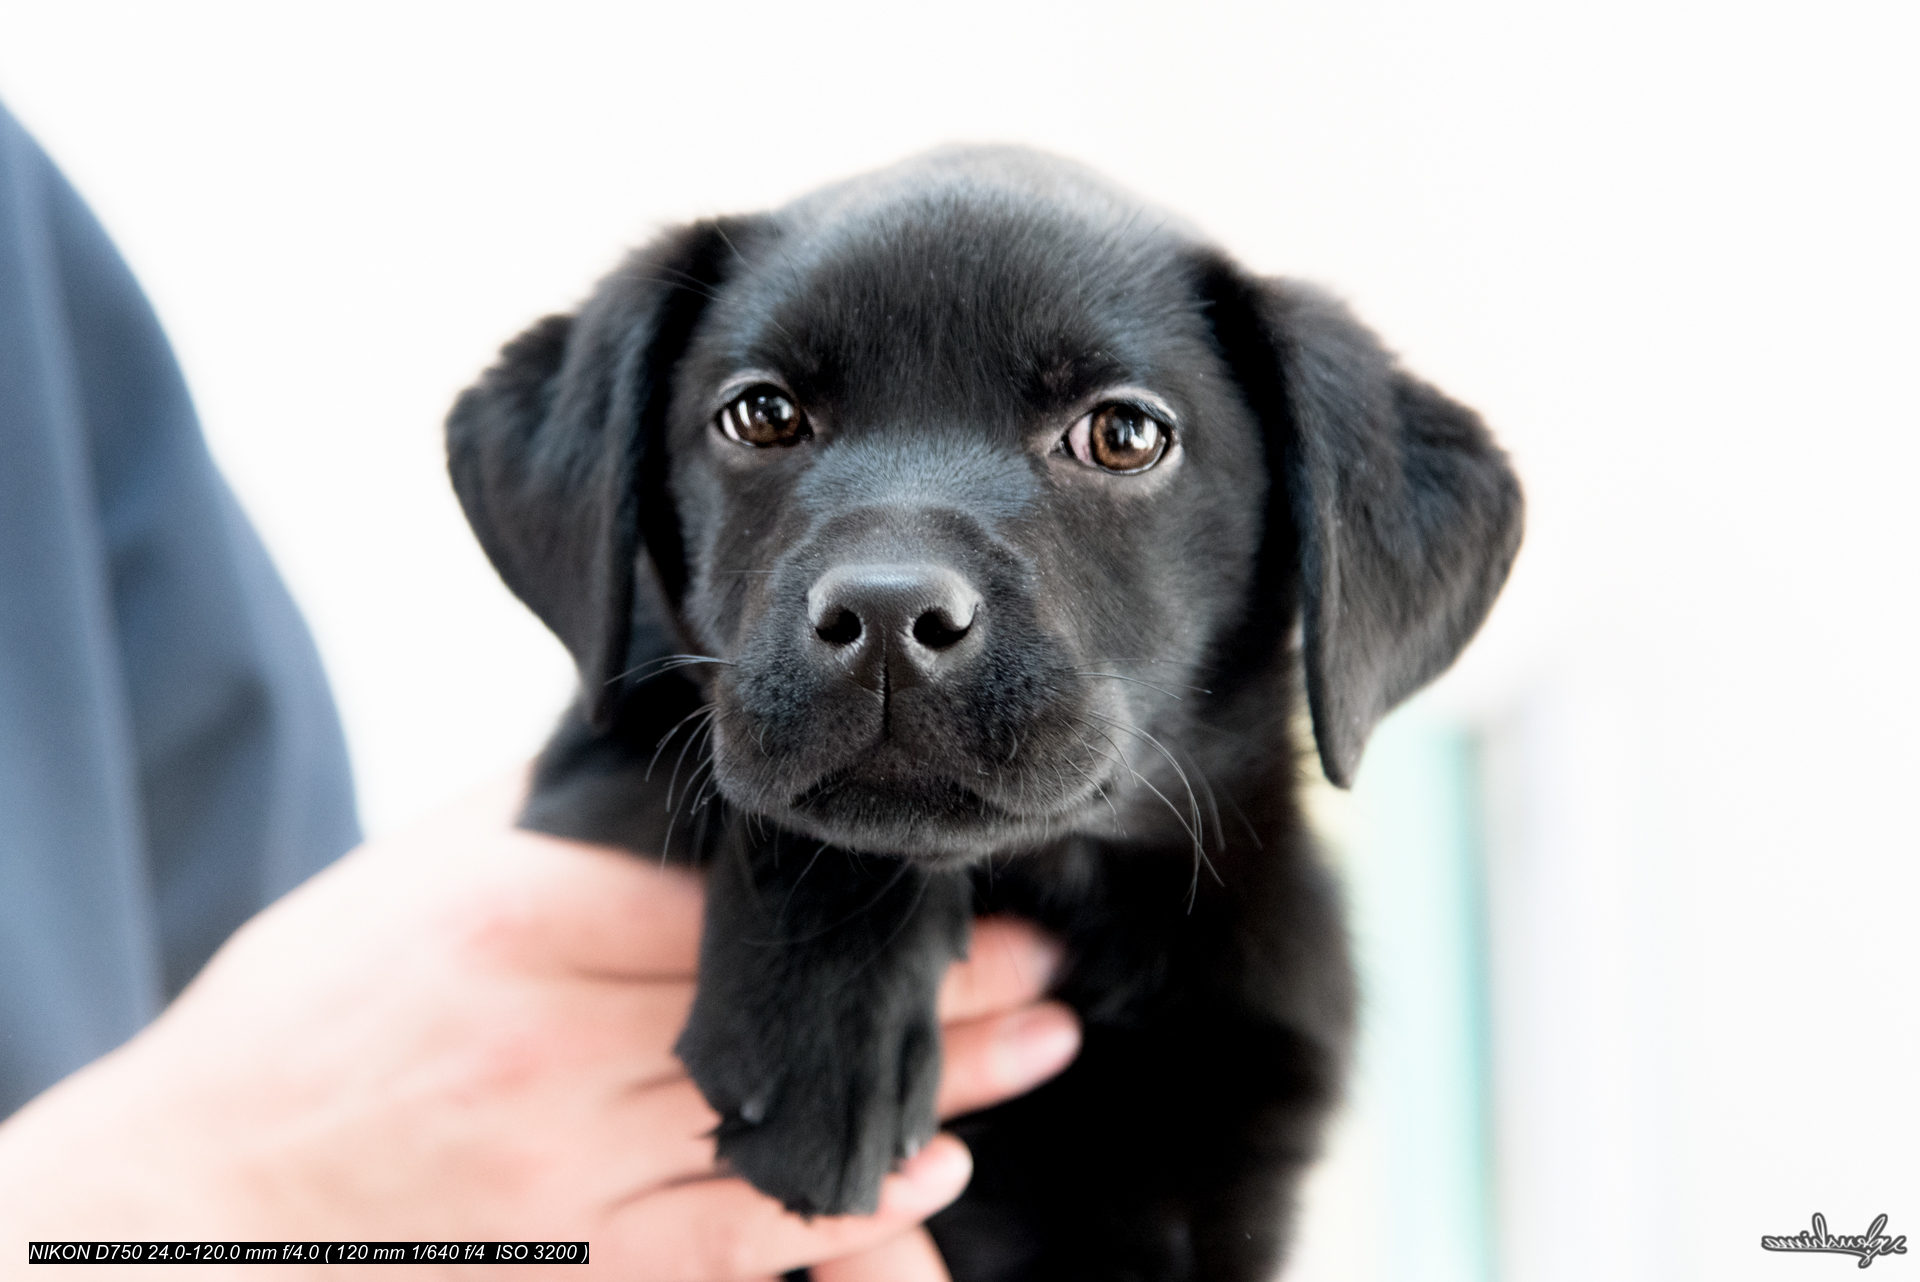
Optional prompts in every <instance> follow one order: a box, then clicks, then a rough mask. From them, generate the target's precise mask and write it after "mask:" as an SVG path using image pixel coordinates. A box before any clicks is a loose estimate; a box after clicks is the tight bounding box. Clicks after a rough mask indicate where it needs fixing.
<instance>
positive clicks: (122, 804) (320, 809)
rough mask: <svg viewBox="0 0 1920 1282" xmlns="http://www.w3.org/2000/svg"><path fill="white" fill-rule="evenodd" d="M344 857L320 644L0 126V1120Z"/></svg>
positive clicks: (86, 242)
mask: <svg viewBox="0 0 1920 1282" xmlns="http://www.w3.org/2000/svg"><path fill="white" fill-rule="evenodd" d="M358 836H359V830H358V823H357V820H356V818H355V814H354V806H353V789H352V782H351V778H350V776H349V774H348V769H347V759H346V749H345V744H344V742H343V741H342V738H341V733H340V724H339V719H338V717H337V716H336V714H335V712H334V707H333V703H332V700H331V698H330V696H329V694H328V692H327V686H326V680H325V678H324V676H323V675H322V673H321V670H320V661H319V657H318V655H317V654H316V653H315V650H314V647H313V642H312V639H311V638H310V637H309V635H308V633H307V630H306V627H305V625H304V624H303V623H302V622H301V619H300V616H299V614H298V612H297V611H296V610H295V608H294V605H293V602H292V600H291V599H290V598H289V597H288V595H287V592H286V589H285V588H284V587H283V586H282V585H281V583H280V580H279V578H278V577H277V576H276V575H275V573H274V570H273V567H272V566H271V565H270V564H269V563H268V561H267V557H266V553H265V551H264V550H263V549H262V547H261V545H260V541H259V539H258V538H257V537H256V536H255V534H254V532H253V530H252V529H251V528H250V527H249V526H248V524H247V521H246V518H245V517H244V516H243V515H242V514H241V512H240V509H239V506H238V504H237V503H236V502H235V501H234V498H233V496H232V494H231V493H230V492H229V491H228V489H227V487H226V485H225V483H224V482H223V481H222V480H221V478H220V476H219V474H218V473H217V472H216V471H215V470H214V466H213V462H212V459H211V458H210V457H209V456H208V454H207V450H206V446H205V444H204V442H203V441H202V439H201V436H200V430H199V425H198V423H197V422H196V420H195V417H194V412H193V406H192V403H191V402H190V400H189V399H188V396H187V389H186V385H185V383H184V382H183V380H182V379H181V376H180V372H179V369H178V367H177V366H176V365H175V363H174V360H173V355H172V353H171V351H170V350H169V348H168V346H167V341H166V338H165V336H164V335H162V333H161V332H160V327H159V324H158V322H157V320H156V319H155V317H154V314H153V310H152V308H151V307H150V306H149V305H148V304H147V301H146V299H145V297H144V296H143V295H142V294H141V292H140V289H139V286H138V285H136V284H135V283H134V280H133V277H132V275H131V274H130V273H129V272H128V270H127V268H126V265H125V264H124V263H123V262H122V261H121V260H120V256H119V255H118V254H117V253H116V252H115V251H114V248H113V246H112V244H111V243H109V242H108V240H107V238H106V235H105V233H104V232H102V231H101V229H100V226H99V224H98V223H96V222H95V221H94V219H93V217H92V215H91V214H90V213H89V212H88V211H87V209H86V206H85V205H84V204H82V203H81V201H80V199H79V197H78V196H77V195H76V194H75V193H74V191H73V189H72V188H71V187H70V186H68V184H67V183H66V181H65V180H64V179H63V178H62V177H61V176H60V174H59V172H58V171H57V170H56V169H55V168H54V167H53V165H52V164H51V163H50V162H49V161H48V159H47V158H46V156H45V155H44V154H43V153H42V152H41V151H40V149H39V148H38V147H37V146H36V145H35V144H34V143H33V141H32V139H30V138H29V137H27V135H26V134H25V133H24V132H23V131H22V130H21V129H20V127H19V126H18V125H17V124H16V123H15V122H14V120H13V118H12V117H11V116H9V115H8V114H7V113H6V112H5V111H4V109H0V1116H5V1115H6V1114H7V1113H9V1112H11V1111H12V1110H13V1109H15V1108H17V1107H18V1106H19V1105H20V1104H22V1103H24V1102H25V1101H26V1100H27V1099H29V1098H30V1097H31V1096H33V1095H34V1094H36V1093H38V1092H39V1091H40V1090H41V1089H43V1088H44V1087H46V1086H48V1085H50V1084H51V1083H53V1082H54V1081H56V1080H58V1079H59V1078H61V1077H63V1076H65V1075H66V1074H67V1073H69V1072H71V1071H73V1070H74V1069H76V1068H78V1067H79V1066H81V1065H82V1064H85V1063H86V1062H87V1061H89V1060H91V1059H93V1058H95V1057H97V1056H99V1055H101V1054H103V1053H104V1052H106V1051H108V1050H111V1049H112V1048H113V1047H115V1046H117V1045H119V1044H120V1043H121V1042H122V1041H124V1040H126V1038H128V1037H129V1036H131V1035H132V1034H133V1033H134V1032H135V1031H137V1030H138V1029H139V1028H140V1027H141V1026H142V1025H143V1024H145V1023H146V1022H147V1021H148V1020H149V1019H151V1018H152V1017H153V1016H154V1015H155V1014H156V1013H157V1012H158V1011H159V1009H160V1007H161V1005H162V1004H164V1003H165V1001H166V1000H167V999H168V998H170V997H171V996H172V995H173V994H174V993H176V992H178V991H179V989H180V988H181V987H182V986H183V985H184V984H185V983H186V981H187V980H188V979H190V978H191V977H192V976H193V974H194V972H195V971H197V970H198V969H199V968H200V966H201V965H202V963H204V962H205V961H206V959H207V958H208V957H209V956H210V955H211V954H212V953H213V950H214V949H215V948H217V947H218V946H219V944H220V942H221V941H222V940H223V939H225V938H226V937H227V935H228V934H230V933H231V932H232V931H233V929H234V928H235V927H237V926H238V925H239V924H240V923H241V922H242V921H244V920H246V918H247V917H249V916H251V915H252V914H253V913H254V912H256V911H257V910H258V909H260V908H261V907H262V906H264V905H265V904H267V903H268V902H270V901H271V900H273V899H274V898H276V897H277V896H279V895H280V894H282V893H284V892H285V891H286V890H288V889H289V888H291V887H292V886H294V885H295V884H297V883H298V882H300V881H301V880H303V879H304V878H306V877H307V876H308V875H309V874H311V873H312V872H314V871H315V870H316V869H318V868H320V867H321V866H323V865H324V864H326V863H327V862H328V861H330V860H332V859H333V858H335V857H336V856H338V855H339V854H341V853H342V852H343V851H345V850H346V849H347V848H348V847H350V846H352V845H353V844H354V843H355V842H356V841H357V840H358Z"/></svg>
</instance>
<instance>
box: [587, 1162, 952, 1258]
mask: <svg viewBox="0 0 1920 1282" xmlns="http://www.w3.org/2000/svg"><path fill="white" fill-rule="evenodd" d="M972 1174H973V1158H972V1156H971V1155H970V1154H968V1152H967V1148H966V1145H964V1144H962V1143H961V1142H960V1141H959V1140H957V1139H954V1138H953V1137H952V1136H951V1135H936V1136H935V1137H934V1138H933V1139H932V1140H931V1141H930V1142H929V1143H928V1144H927V1146H926V1147H925V1148H923V1149H921V1150H920V1152H919V1153H918V1154H917V1155H916V1156H914V1157H913V1158H912V1159H910V1160H909V1161H907V1162H905V1163H902V1165H901V1167H900V1169H899V1170H898V1171H897V1172H895V1173H894V1174H892V1175H890V1176H888V1177H887V1181H886V1183H885V1185H883V1186H882V1188H881V1193H880V1209H879V1210H878V1211H877V1212H876V1213H875V1214H873V1215H841V1216H830V1217H828V1216H823V1217H821V1218H819V1219H816V1220H814V1221H812V1222H811V1223H809V1222H807V1221H805V1220H802V1219H801V1218H800V1217H799V1216H797V1215H793V1214H790V1213H788V1212H787V1211H785V1210H783V1209H781V1206H780V1204H779V1203H778V1202H775V1201H774V1200H773V1199H772V1198H770V1197H768V1196H766V1194H764V1193H760V1192H758V1191H756V1190H755V1189H753V1188H752V1187H751V1186H749V1185H748V1184H747V1183H746V1182H745V1181H742V1180H702V1181H700V1182H699V1183H697V1184H681V1185H677V1186H675V1187H673V1188H667V1189H662V1190H660V1191H659V1192H657V1193H652V1194H648V1195H647V1196H645V1197H641V1198H638V1199H635V1200H634V1201H632V1202H629V1203H627V1204H625V1205H624V1206H621V1207H619V1208H617V1209H616V1210H615V1211H614V1212H613V1214H612V1215H611V1216H610V1217H609V1218H608V1222H607V1227H606V1229H605V1230H604V1231H602V1232H600V1233H597V1234H596V1235H595V1237H594V1242H595V1244H596V1247H597V1246H598V1244H599V1243H600V1242H601V1241H603V1240H604V1241H606V1242H607V1243H608V1252H609V1255H610V1256H611V1257H612V1258H611V1259H610V1260H609V1262H610V1263H613V1264H615V1265H616V1266H617V1268H619V1269H624V1270H625V1271H627V1272H630V1273H632V1274H633V1275H635V1276H637V1277H640V1278H645V1279H648V1280H649V1282H710V1280H712V1279H721V1278H726V1279H732V1278H747V1277H757V1276H759V1275H761V1274H766V1273H776V1274H777V1273H784V1272H786V1271H787V1270H789V1269H797V1268H800V1267H802V1266H804V1265H809V1264H813V1263H816V1262H818V1261H820V1260H831V1259H837V1258H838V1257H840V1256H843V1255H850V1254H853V1253H855V1252H858V1251H864V1250H866V1249H867V1248H869V1247H873V1246H877V1245H879V1244H880V1243H882V1242H886V1241H888V1240H889V1239H891V1238H895V1237H898V1236H899V1235H900V1234H901V1233H903V1232H905V1231H906V1230H907V1229H909V1228H911V1227H913V1226H914V1225H915V1224H918V1223H919V1222H920V1221H921V1220H923V1219H925V1218H926V1217H927V1216H929V1215H932V1214H933V1213H934V1212H935V1211H937V1210H939V1209H940V1208H941V1207H943V1206H945V1205H946V1204H947V1203H949V1202H951V1201H953V1199H954V1198H956V1197H959V1196H960V1192H961V1190H962V1189H964V1188H966V1186H967V1180H968V1179H969V1178H970V1177H971V1176H972Z"/></svg>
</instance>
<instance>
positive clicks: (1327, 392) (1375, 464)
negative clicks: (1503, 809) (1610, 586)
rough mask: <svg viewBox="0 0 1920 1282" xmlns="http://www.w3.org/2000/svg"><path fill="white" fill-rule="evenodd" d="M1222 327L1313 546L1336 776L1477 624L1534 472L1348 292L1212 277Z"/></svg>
mask: <svg viewBox="0 0 1920 1282" xmlns="http://www.w3.org/2000/svg"><path fill="white" fill-rule="evenodd" d="M1212 284H1213V286H1214V302H1215V307H1216V309H1217V311H1218V313H1219V314H1218V315H1217V316H1216V320H1215V325H1216V332H1217V333H1219V335H1220V337H1221V339H1222V343H1223V345H1224V346H1225V347H1226V348H1227V349H1228V356H1229V359H1231V360H1232V361H1233V362H1234V364H1235V366H1236V369H1237V370H1238V371H1239V372H1240V373H1241V376H1242V379H1243V382H1244V383H1245V385H1246V387H1247V390H1248V392H1249V395H1250V396H1251V397H1252V398H1253V400H1254V402H1255V409H1256V410H1257V411H1258V412H1259V413H1260V414H1261V416H1262V418H1263V420H1264V421H1265V423H1266V425H1267V437H1268V455H1269V458H1270V460H1273V461H1274V462H1277V463H1278V465H1279V467H1278V471H1277V474H1276V476H1275V478H1274V479H1275V483H1276V487H1277V488H1278V487H1280V486H1282V485H1283V486H1284V493H1285V496H1286V499H1287V504H1288V506H1289V508H1290V509H1291V512H1292V520H1293V526H1294V537H1295V540H1296V542H1297V546H1298V549H1299V558H1300V593H1301V631H1302V640H1303V644H1304V651H1305V652H1304V656H1303V657H1304V659H1305V662H1306V679H1307V704H1308V707H1309V709H1310V710H1311V711H1312V713H1313V732H1314V738H1315V740H1316V741H1317V742H1318V744H1319V748H1320V763H1321V765H1322V767H1323V768H1324V769H1325V770H1326V773H1327V778H1328V779H1330V780H1332V781H1333V782H1334V783H1336V784H1338V785H1340V786H1341V787H1343V788H1344V787H1347V786H1349V785H1350V784H1351V783H1352V782H1353V775H1354V771H1355V770H1356V769H1357V768H1358V767H1359V765H1360V754H1361V752H1362V750H1364V749H1365V747H1366V744H1367V736H1368V735H1369V734H1371V733H1372V731H1373V727H1374V726H1375V724H1377V723H1378V722H1379V720H1380V718H1381V717H1383V716H1385V715H1386V714H1387V713H1388V712H1389V711H1390V710H1392V708H1393V707H1394V705H1396V704H1398V703H1399V702H1400V701H1401V700H1402V699H1404V698H1406V697H1407V696H1408V695H1410V694H1412V693H1413V692H1414V691H1415V690H1418V689H1419V688H1420V687H1421V686H1423V685H1425V684H1426V683H1427V682H1429V681H1431V680H1432V679H1433V678H1434V677H1436V676H1438V675H1439V674H1440V673H1441V672H1442V671H1443V670H1445V668H1446V667H1447V665H1448V664H1450V663H1452V662H1453V660H1454V658H1455V657H1456V656H1458V655H1459V653H1460V651H1461V649H1462V648H1464V647H1465V645H1466V644H1467V642H1468V641H1469V640H1470V639H1471V638H1472V636H1473V634H1474V632H1475V631H1476V630H1477V629H1478V628H1479V627H1480V624H1481V622H1482V621H1483V620H1484V619H1485V618H1486V616H1487V611H1488V610H1489V609H1491V608H1492V606H1493V601H1494V598H1495V597H1496V596H1498V595H1499V593H1500V588H1501V585H1502V584H1504V583H1505V582H1506V579H1507V571H1508V570H1509V569H1510V568H1511V567H1512V565H1513V558H1514V555H1515V553H1517V552H1518V551H1519V549H1520V532H1521V525H1522V501H1521V497H1520V484H1519V482H1518V481H1517V480H1516V479H1515V477H1514V474H1513V469H1512V468H1511V467H1509V466H1508V463H1507V457H1506V455H1505V454H1504V453H1502V452H1501V450H1500V448H1499V447H1498V446H1497V445H1495V444H1494V442H1493V438H1492V436H1491V435H1489V434H1488V432H1487V429H1486V427H1485V426H1484V425H1483V424H1482V423H1481V421H1480V417H1479V415H1477V414H1475V413H1474V412H1473V411H1472V410H1470V409H1467V408H1466V407H1465V406H1463V405H1459V404H1456V403H1455V402H1453V401H1451V400H1448V399H1447V398H1446V397H1445V396H1444V395H1442V394H1441V393H1440V392H1439V391H1437V390H1436V389H1434V388H1433V387H1432V386H1430V385H1429V384H1427V383H1424V382H1422V381H1421V380H1420V379H1418V378H1415V377H1414V376H1413V375H1411V374H1409V373H1407V372H1406V371H1405V370H1403V369H1401V368H1399V366H1398V364H1397V362H1396V361H1395V360H1394V358H1393V356H1392V355H1391V354H1390V353H1388V352H1387V351H1386V349H1385V348H1383V347H1382V346H1381V345H1380V341H1379V340H1378V339H1377V338H1375V337H1374V335H1373V334H1372V333H1371V332H1370V331H1368V330H1367V329H1366V328H1365V327H1364V326H1362V325H1361V324H1360V323H1359V322H1358V321H1357V320H1355V319H1354V318H1353V315H1352V314H1351V313H1350V312H1348V311H1347V309H1346V308H1345V307H1344V306H1343V305H1342V304H1340V303H1339V302H1338V301H1336V300H1335V299H1333V298H1331V297H1329V296H1328V295H1326V294H1324V293H1322V292H1320V291H1319V290H1317V289H1314V288H1313V287H1311V286H1308V285H1303V284H1300V283H1299V282H1296V281H1288V280H1255V279H1251V278H1248V277H1245V276H1243V275H1241V274H1239V273H1238V272H1234V271H1232V270H1231V269H1227V268H1222V269H1218V270H1217V271H1216V273H1215V275H1214V278H1213V281H1212Z"/></svg>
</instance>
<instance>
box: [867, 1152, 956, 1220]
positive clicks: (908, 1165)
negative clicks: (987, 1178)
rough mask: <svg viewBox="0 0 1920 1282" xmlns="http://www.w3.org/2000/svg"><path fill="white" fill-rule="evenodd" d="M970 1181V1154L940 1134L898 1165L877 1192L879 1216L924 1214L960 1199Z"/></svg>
mask: <svg viewBox="0 0 1920 1282" xmlns="http://www.w3.org/2000/svg"><path fill="white" fill-rule="evenodd" d="M972 1178H973V1154H972V1153H969V1152H968V1151H967V1146H966V1145H965V1144H962V1143H961V1142H960V1141H959V1140H957V1139H955V1138H954V1137H953V1136H951V1135H946V1134H941V1135H936V1136H934V1137H933V1138H932V1139H931V1140H929V1141H927V1146H926V1147H925V1148H923V1149H921V1150H920V1151H919V1152H918V1153H916V1154H914V1155H913V1156H912V1157H910V1158H908V1159H907V1160H906V1161H904V1162H902V1163H901V1164H900V1169H899V1170H897V1171H895V1172H894V1173H893V1174H892V1175H891V1176H889V1177H888V1179H887V1182H886V1183H885V1184H884V1185H883V1186H881V1190H880V1213H881V1214H883V1215H885V1214H891V1213H894V1212H898V1213H900V1214H902V1215H915V1216H919V1215H927V1214H930V1213H932V1212H933V1211H936V1210H938V1209H940V1208H941V1207H943V1206H945V1205H946V1204H947V1203H949V1202H951V1201H953V1199H954V1198H956V1197H959V1196H960V1193H961V1190H963V1189H965V1188H966V1187H967V1181H968V1180H970V1179H972Z"/></svg>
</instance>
